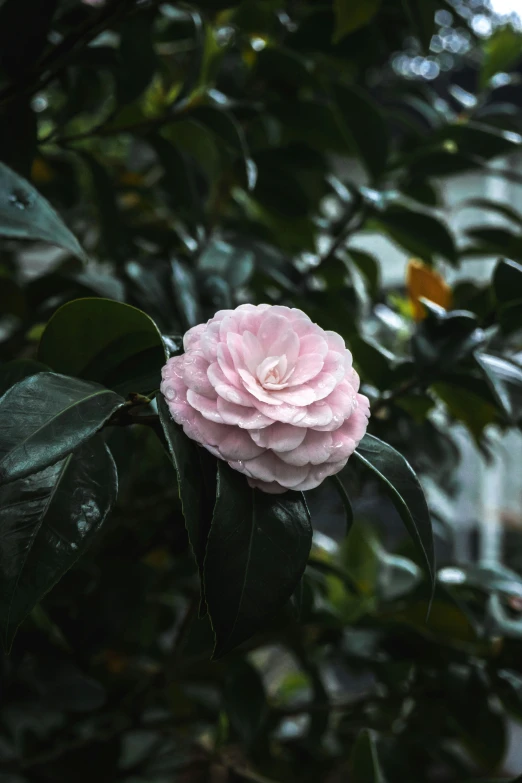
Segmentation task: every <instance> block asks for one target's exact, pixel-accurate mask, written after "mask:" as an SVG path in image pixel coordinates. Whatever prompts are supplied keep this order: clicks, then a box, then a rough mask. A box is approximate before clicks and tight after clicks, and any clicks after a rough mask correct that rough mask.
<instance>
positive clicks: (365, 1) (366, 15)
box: [334, 0, 381, 43]
mask: <svg viewBox="0 0 522 783" xmlns="http://www.w3.org/2000/svg"><path fill="white" fill-rule="evenodd" d="M380 5H381V0H334V9H335V33H334V43H337V42H338V41H340V40H342V39H343V38H344V37H345V36H346V35H349V34H350V33H353V32H354V31H355V30H358V29H359V28H361V27H364V26H365V25H367V24H369V23H370V22H371V21H372V19H373V18H374V16H375V15H376V14H377V11H378V10H379V8H380Z"/></svg>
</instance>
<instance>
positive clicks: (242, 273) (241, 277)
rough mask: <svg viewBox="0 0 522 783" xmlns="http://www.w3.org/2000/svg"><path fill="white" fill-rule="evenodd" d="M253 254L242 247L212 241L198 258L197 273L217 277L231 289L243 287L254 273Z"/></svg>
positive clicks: (215, 240) (220, 241)
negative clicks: (224, 281)
mask: <svg viewBox="0 0 522 783" xmlns="http://www.w3.org/2000/svg"><path fill="white" fill-rule="evenodd" d="M254 265H255V254H254V252H253V251H252V250H247V249H246V248H244V247H234V245H232V244H229V243H228V242H223V241H222V240H220V239H214V240H212V241H210V242H209V243H208V245H207V246H206V247H205V249H204V250H203V252H202V253H201V255H200V256H199V258H198V271H199V272H200V273H202V274H203V275H205V276H206V275H219V277H221V278H223V279H224V280H226V281H227V283H229V285H230V286H231V288H238V287H239V286H242V285H245V283H247V282H248V280H249V279H250V277H251V275H252V272H253V271H254Z"/></svg>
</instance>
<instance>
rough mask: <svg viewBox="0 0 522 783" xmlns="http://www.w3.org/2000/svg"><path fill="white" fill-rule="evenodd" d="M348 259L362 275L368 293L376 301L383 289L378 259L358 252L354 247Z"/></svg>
mask: <svg viewBox="0 0 522 783" xmlns="http://www.w3.org/2000/svg"><path fill="white" fill-rule="evenodd" d="M348 258H349V259H350V261H351V262H352V263H353V264H354V266H356V267H357V269H358V270H359V272H360V273H361V275H362V277H363V278H364V281H365V283H366V286H367V288H368V293H369V295H370V296H371V298H372V299H375V298H376V297H377V296H378V294H379V291H380V288H381V269H380V266H379V262H378V261H377V259H376V258H375V257H374V256H372V255H370V254H369V253H365V252H363V251H362V250H356V249H355V248H354V247H349V248H348Z"/></svg>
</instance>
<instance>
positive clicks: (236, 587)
mask: <svg viewBox="0 0 522 783" xmlns="http://www.w3.org/2000/svg"><path fill="white" fill-rule="evenodd" d="M311 543H312V527H311V524H310V516H309V513H308V509H307V507H306V503H305V501H304V499H303V496H302V494H301V493H297V492H287V493H285V494H284V495H269V494H267V493H264V492H260V491H259V490H257V489H256V490H253V489H251V488H250V487H249V486H248V483H247V480H246V478H245V477H244V476H242V475H241V474H239V473H237V472H235V471H233V470H232V469H231V468H229V467H228V466H227V465H226V464H225V463H223V462H219V464H218V485H217V498H216V506H215V509H214V517H213V520H212V526H211V528H210V535H209V537H208V543H207V554H206V557H205V567H204V569H205V596H206V600H207V605H208V611H209V615H210V619H211V622H212V627H213V629H214V634H215V638H216V646H215V649H214V658H219V657H221V656H223V655H225V654H226V653H227V652H230V650H232V649H234V647H237V645H238V644H241V643H242V642H244V641H245V640H246V639H248V638H249V637H250V636H252V634H254V633H255V632H256V631H258V630H261V629H262V627H263V623H264V622H265V621H266V620H267V618H269V617H270V615H272V614H274V613H275V612H276V611H277V610H278V609H279V608H280V607H281V606H283V604H284V603H286V601H288V600H289V598H290V596H291V595H292V593H293V592H294V590H295V588H296V586H297V584H298V582H299V579H300V578H301V576H302V575H303V572H304V570H305V567H306V562H307V560H308V555H309V552H310V547H311Z"/></svg>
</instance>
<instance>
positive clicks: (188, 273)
mask: <svg viewBox="0 0 522 783" xmlns="http://www.w3.org/2000/svg"><path fill="white" fill-rule="evenodd" d="M170 266H171V269H172V293H173V294H174V300H175V302H176V305H177V309H178V312H179V315H180V317H181V320H182V321H183V326H184V327H185V329H190V327H191V326H196V324H198V323H200V322H201V314H200V309H199V301H198V290H197V286H196V280H195V278H194V274H193V272H192V270H191V269H190V268H189V267H188V266H186V264H183V263H182V262H181V261H178V259H177V258H173V259H172V260H171V262H170Z"/></svg>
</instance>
